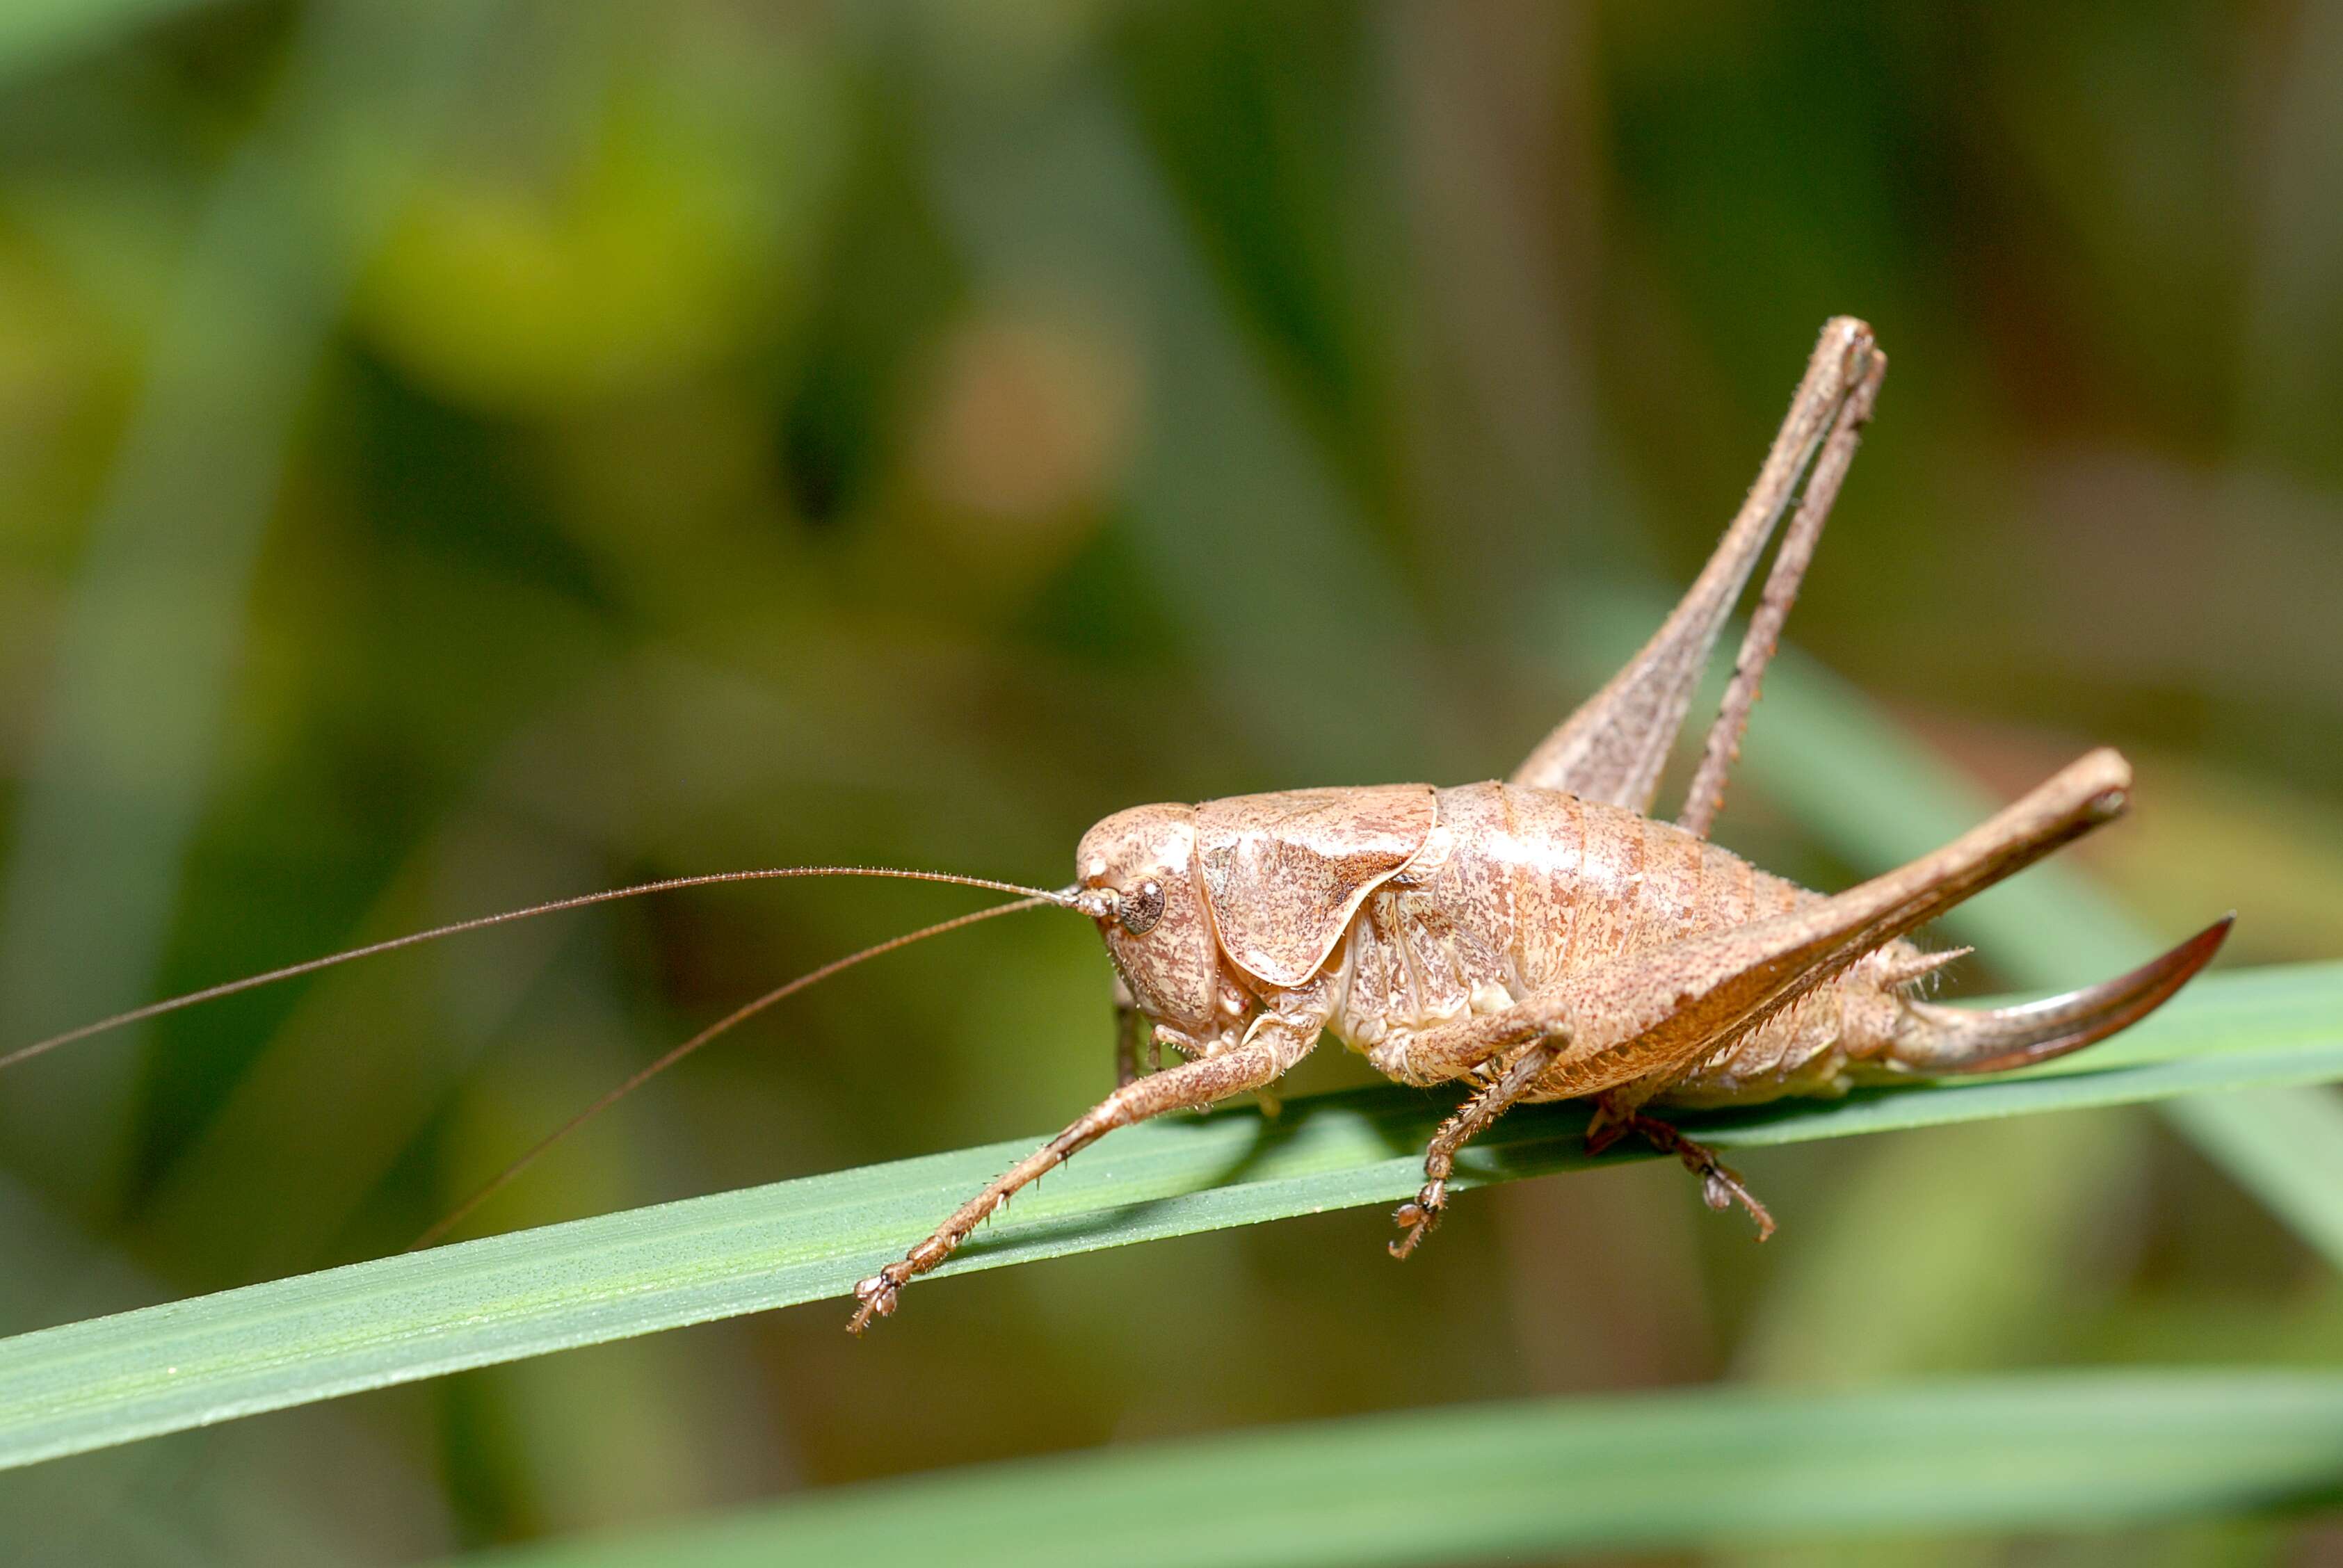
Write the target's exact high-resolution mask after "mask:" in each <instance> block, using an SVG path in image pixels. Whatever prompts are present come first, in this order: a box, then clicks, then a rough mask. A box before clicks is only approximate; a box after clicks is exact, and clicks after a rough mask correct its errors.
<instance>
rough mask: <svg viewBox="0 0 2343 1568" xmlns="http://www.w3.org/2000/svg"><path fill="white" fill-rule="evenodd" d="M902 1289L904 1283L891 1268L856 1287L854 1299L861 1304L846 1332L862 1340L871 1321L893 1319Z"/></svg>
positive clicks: (855, 1310)
mask: <svg viewBox="0 0 2343 1568" xmlns="http://www.w3.org/2000/svg"><path fill="white" fill-rule="evenodd" d="M901 1289H902V1283H901V1282H900V1281H899V1280H897V1279H895V1278H894V1277H893V1270H892V1268H891V1267H890V1268H887V1269H881V1270H880V1271H879V1272H877V1273H875V1274H873V1275H871V1276H870V1278H869V1279H867V1280H865V1281H863V1282H861V1283H860V1284H858V1285H856V1286H855V1287H854V1299H855V1300H856V1301H857V1302H860V1303H861V1304H860V1306H858V1307H856V1308H855V1309H854V1316H853V1317H851V1318H850V1319H849V1320H847V1324H846V1332H848V1333H850V1334H852V1335H853V1336H854V1337H855V1338H857V1339H860V1338H861V1337H862V1331H863V1330H865V1329H867V1328H869V1327H870V1320H871V1319H873V1318H891V1317H893V1316H894V1315H895V1299H896V1296H897V1293H898V1292H900V1290H901Z"/></svg>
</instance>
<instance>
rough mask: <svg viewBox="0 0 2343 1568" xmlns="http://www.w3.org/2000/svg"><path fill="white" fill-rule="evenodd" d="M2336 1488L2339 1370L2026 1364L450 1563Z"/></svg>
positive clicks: (1057, 1553) (1692, 1529) (1678, 1398)
mask: <svg viewBox="0 0 2343 1568" xmlns="http://www.w3.org/2000/svg"><path fill="white" fill-rule="evenodd" d="M2338 1477H2343V1377H2338V1376H2336V1375H2334V1374H2332V1373H2319V1374H2308V1375H2306V1374H2269V1373H2261V1372H2158V1373H2096V1374H2076V1373H2066V1374H2055V1375H2048V1376H2045V1375H2040V1374H2036V1375H2034V1376H2029V1377H2027V1378H2025V1379H2023V1380H2016V1379H2008V1380H1999V1379H1996V1380H1986V1381H1979V1382H1960V1383H1951V1384H1936V1385H1929V1384H1922V1385H1919V1386H1916V1387H1908V1388H1900V1389H1882V1390H1872V1391H1866V1392H1863V1393H1859V1394H1852V1395H1848V1394H1825V1395H1819V1396H1817V1395H1815V1394H1812V1393H1799V1392H1755V1391H1728V1392H1700V1393H1668V1394H1658V1395H1644V1396H1640V1397H1631V1398H1621V1399H1603V1400H1583V1401H1562V1402H1537V1403H1523V1404H1503V1405H1485V1406H1481V1407H1479V1408H1473V1407H1463V1408H1455V1409H1448V1410H1442V1411H1435V1412H1422V1413H1412V1414H1407V1415H1399V1416H1377V1417H1373V1418H1368V1419H1362V1420H1353V1421H1344V1422H1329V1423H1325V1424H1321V1425H1314V1426H1305V1427H1299V1428H1289V1429H1285V1430H1280V1431H1272V1432H1256V1433H1249V1434H1239V1435H1222V1436H1219V1437H1215V1438H1214V1439H1212V1441H1210V1442H1201V1443H1185V1444H1177V1445H1163V1446H1156V1447H1147V1448H1138V1449H1126V1450H1121V1451H1117V1452H1105V1453H1097V1454H1087V1455H1083V1456H1081V1457H1080V1458H1075V1459H1061V1460H1051V1461H1046V1462H1024V1463H1018V1464H1003V1465H988V1466H984V1467H981V1468H977V1469H971V1470H967V1471H960V1472H957V1473H946V1474H943V1475H939V1476H932V1477H923V1478H920V1479H919V1480H915V1481H910V1482H900V1483H885V1484H879V1485H870V1486H859V1487H853V1488H848V1489H843V1490H840V1491H838V1492H834V1493H828V1494H825V1495H823V1496H820V1497H818V1498H815V1499H812V1500H810V1501H807V1502H800V1503H789V1504H784V1505H781V1506H779V1507H775V1508H767V1509H762V1510H759V1511H755V1512H752V1513H743V1514H737V1515H734V1516H732V1517H729V1518H725V1519H719V1520H715V1521H710V1522H702V1523H691V1524H685V1525H680V1526H671V1527H668V1528H665V1529H660V1530H657V1531H653V1532H647V1533H639V1534H635V1535H631V1536H614V1537H608V1538H605V1539H600V1540H588V1541H584V1542H570V1543H559V1544H556V1545H552V1546H547V1547H537V1548H525V1549H521V1550H518V1551H513V1552H508V1553H492V1554H489V1555H488V1556H486V1557H481V1558H474V1559H468V1561H469V1562H477V1563H488V1562H493V1563H510V1564H513V1565H514V1568H626V1565H628V1564H635V1563H661V1564H673V1565H675V1568H726V1565H729V1564H733V1563H739V1564H748V1563H759V1564H761V1563H830V1562H864V1563H910V1562H925V1561H928V1560H930V1558H932V1557H937V1556H939V1555H948V1557H949V1560H950V1562H951V1563H953V1564H954V1565H955V1568H981V1565H984V1564H990V1563H1031V1562H1035V1561H1041V1560H1047V1561H1052V1562H1068V1563H1103V1562H1112V1563H1121V1564H1124V1565H1126V1568H1145V1565H1148V1564H1155V1563H1163V1564H1185V1563H1275V1564H1281V1565H1291V1568H1299V1565H1302V1564H1314V1563H1328V1564H1368V1563H1379V1564H1400V1563H1453V1562H1458V1561H1466V1562H1480V1561H1483V1560H1488V1559H1494V1558H1504V1559H1507V1560H1511V1559H1512V1558H1513V1557H1515V1556H1526V1555H1530V1554H1536V1555H1538V1556H1540V1557H1544V1556H1545V1555H1548V1554H1553V1553H1563V1552H1579V1551H1621V1550H1631V1549H1632V1550H1644V1551H1651V1550H1661V1549H1667V1548H1685V1547H1693V1546H1699V1545H1704V1544H1709V1543H1728V1542H1729V1543H1735V1544H1743V1543H1755V1542H1770V1541H1785V1540H1787V1541H1814V1540H1817V1539H1821V1538H1826V1537H1832V1536H1849V1535H1852V1536H1858V1537H1861V1536H1869V1537H1880V1536H1892V1535H1916V1534H1927V1535H1937V1534H1948V1533H1982V1532H2006V1531H2017V1530H2024V1531H2059V1532H2074V1531H2087V1530H2101V1529H2108V1528H2113V1527H2117V1526H2123V1525H2139V1524H2147V1523H2160V1522H2165V1521H2171V1520H2178V1519H2187V1518H2192V1517H2201V1516H2204V1515H2207V1514H2223V1515H2235V1514H2237V1513H2246V1512H2249V1511H2263V1510H2270V1509H2276V1508H2280V1507H2288V1506H2296V1507H2298V1506H2302V1505H2305V1504H2308V1503H2317V1502H2321V1501H2327V1500H2331V1499H2332V1498H2333V1497H2334V1496H2335V1495H2336V1494H2337V1484H2338Z"/></svg>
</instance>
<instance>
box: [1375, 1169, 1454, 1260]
mask: <svg viewBox="0 0 2343 1568" xmlns="http://www.w3.org/2000/svg"><path fill="white" fill-rule="evenodd" d="M1447 1203H1448V1183H1447V1182H1445V1181H1427V1182H1425V1183H1424V1184H1423V1191H1419V1192H1417V1193H1416V1195H1415V1199H1414V1201H1413V1202H1407V1203H1402V1204H1401V1205H1400V1206H1399V1207H1398V1208H1396V1209H1394V1210H1393V1211H1392V1223H1393V1224H1394V1225H1397V1226H1398V1227H1399V1228H1400V1229H1401V1230H1403V1231H1406V1232H1407V1233H1406V1234H1405V1235H1403V1236H1402V1237H1401V1238H1400V1239H1399V1240H1398V1241H1391V1242H1387V1243H1385V1245H1386V1246H1387V1247H1388V1248H1389V1249H1390V1251H1391V1255H1392V1256H1393V1257H1394V1258H1404V1257H1406V1256H1407V1255H1408V1254H1409V1253H1411V1252H1413V1251H1415V1249H1416V1247H1417V1245H1418V1244H1419V1243H1421V1242H1422V1241H1423V1239H1424V1237H1426V1236H1428V1235H1430V1234H1431V1233H1432V1231H1433V1228H1434V1227H1436V1226H1437V1225H1438V1224H1439V1223H1440V1212H1441V1211H1442V1210H1443V1208H1445V1207H1446V1206H1447Z"/></svg>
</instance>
